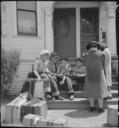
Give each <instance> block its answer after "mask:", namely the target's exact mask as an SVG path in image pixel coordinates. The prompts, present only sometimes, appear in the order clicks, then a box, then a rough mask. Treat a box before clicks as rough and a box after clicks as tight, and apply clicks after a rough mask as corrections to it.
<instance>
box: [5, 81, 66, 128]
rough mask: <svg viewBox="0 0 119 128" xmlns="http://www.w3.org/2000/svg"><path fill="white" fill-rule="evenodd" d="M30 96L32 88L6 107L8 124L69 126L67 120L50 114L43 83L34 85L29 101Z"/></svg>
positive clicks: (39, 82)
mask: <svg viewBox="0 0 119 128" xmlns="http://www.w3.org/2000/svg"><path fill="white" fill-rule="evenodd" d="M30 86H32V85H30ZM37 90H39V91H37ZM32 91H33V90H32ZM39 93H40V94H39ZM30 95H31V87H30V88H29V91H28V92H25V93H22V95H20V96H18V97H16V98H15V99H14V100H13V101H12V102H10V103H8V104H7V105H6V112H5V123H6V124H19V123H23V126H29V127H30V126H38V127H41V126H42V127H44V126H67V124H68V121H67V120H66V119H63V118H59V117H58V116H57V115H52V114H50V115H49V114H48V106H47V102H46V100H45V98H44V90H43V82H42V81H37V82H36V83H35V84H34V91H33V95H32V96H31V97H30V99H28V98H29V96H30Z"/></svg>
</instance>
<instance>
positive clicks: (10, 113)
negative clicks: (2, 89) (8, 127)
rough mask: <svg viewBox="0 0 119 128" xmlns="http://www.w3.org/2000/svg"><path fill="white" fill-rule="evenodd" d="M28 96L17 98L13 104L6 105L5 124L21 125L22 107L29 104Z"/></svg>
mask: <svg viewBox="0 0 119 128" xmlns="http://www.w3.org/2000/svg"><path fill="white" fill-rule="evenodd" d="M26 97H27V93H26V95H22V96H18V97H16V98H15V99H14V100H13V101H12V102H10V103H8V104H7V105H6V111H5V122H6V123H7V124H9V123H20V113H21V105H22V104H24V103H25V102H27V99H26Z"/></svg>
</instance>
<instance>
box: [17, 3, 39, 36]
mask: <svg viewBox="0 0 119 128" xmlns="http://www.w3.org/2000/svg"><path fill="white" fill-rule="evenodd" d="M34 2H35V10H28V9H19V8H18V1H17V2H16V11H17V13H16V15H17V34H18V35H22V36H23V35H25V36H38V29H37V26H38V25H37V3H36V1H34ZM18 11H22V12H32V13H34V14H35V26H36V33H29V32H19V21H18Z"/></svg>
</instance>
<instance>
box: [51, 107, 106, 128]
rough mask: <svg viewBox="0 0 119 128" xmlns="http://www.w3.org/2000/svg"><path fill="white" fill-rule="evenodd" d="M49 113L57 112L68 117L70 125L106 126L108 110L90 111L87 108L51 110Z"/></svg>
mask: <svg viewBox="0 0 119 128" xmlns="http://www.w3.org/2000/svg"><path fill="white" fill-rule="evenodd" d="M49 113H55V114H57V115H58V116H60V117H63V118H66V119H68V126H70V127H106V126H107V125H106V123H107V110H105V112H104V113H102V114H100V113H98V112H96V111H95V112H90V111H89V110H87V109H80V110H75V109H73V110H49Z"/></svg>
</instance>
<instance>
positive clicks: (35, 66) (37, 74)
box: [33, 62, 41, 79]
mask: <svg viewBox="0 0 119 128" xmlns="http://www.w3.org/2000/svg"><path fill="white" fill-rule="evenodd" d="M33 72H34V74H35V75H36V76H37V78H38V79H41V77H40V75H39V73H38V62H35V63H34V69H33Z"/></svg>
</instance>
